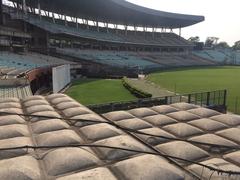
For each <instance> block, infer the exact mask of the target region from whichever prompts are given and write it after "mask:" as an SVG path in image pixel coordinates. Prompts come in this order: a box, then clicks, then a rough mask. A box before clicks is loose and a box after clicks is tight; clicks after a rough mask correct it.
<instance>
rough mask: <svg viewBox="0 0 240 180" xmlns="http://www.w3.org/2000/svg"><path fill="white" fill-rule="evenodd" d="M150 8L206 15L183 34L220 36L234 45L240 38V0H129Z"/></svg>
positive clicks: (185, 29)
mask: <svg viewBox="0 0 240 180" xmlns="http://www.w3.org/2000/svg"><path fill="white" fill-rule="evenodd" d="M128 1H129V2H132V3H134V4H138V5H141V6H145V7H148V8H152V9H156V10H161V11H168V12H175V13H183V14H193V15H203V16H205V21H204V22H202V23H199V24H196V25H193V26H190V27H186V28H183V29H182V36H183V37H185V38H189V37H191V36H199V37H200V39H201V41H205V40H206V38H207V37H212V36H214V37H218V38H220V39H219V42H220V41H226V42H227V43H228V44H230V45H233V44H234V42H236V41H238V40H240V0H128Z"/></svg>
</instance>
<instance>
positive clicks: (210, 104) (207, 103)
mask: <svg viewBox="0 0 240 180" xmlns="http://www.w3.org/2000/svg"><path fill="white" fill-rule="evenodd" d="M226 99H227V90H217V91H209V92H200V93H191V94H184V95H175V96H165V97H158V98H146V99H138V100H136V101H124V102H112V103H107V104H98V105H89V106H88V108H90V109H91V110H93V111H94V112H97V113H107V112H111V111H120V110H130V109H134V108H140V107H152V106H158V105H168V104H173V103H179V102H186V103H190V104H195V105H199V106H202V107H207V108H210V109H214V110H216V111H219V112H222V113H225V112H226V111H227V106H226Z"/></svg>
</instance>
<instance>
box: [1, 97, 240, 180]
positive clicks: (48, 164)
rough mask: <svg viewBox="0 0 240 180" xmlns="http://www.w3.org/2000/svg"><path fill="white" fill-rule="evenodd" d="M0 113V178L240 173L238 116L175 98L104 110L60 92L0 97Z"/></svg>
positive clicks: (95, 178)
mask: <svg viewBox="0 0 240 180" xmlns="http://www.w3.org/2000/svg"><path fill="white" fill-rule="evenodd" d="M0 112H1V113H0V167H1V168H0V177H1V179H13V180H15V179H16V180H18V179H59V180H63V179H64V180H70V179H89V180H90V179H91V180H104V179H109V180H117V179H129V180H134V179H148V180H153V179H169V180H175V179H178V180H184V179H193V178H188V177H189V176H190V177H192V176H197V177H198V179H239V176H236V174H238V172H240V160H239V157H240V151H239V143H240V140H239V136H240V129H239V125H240V117H239V116H236V115H225V114H220V113H218V112H216V111H213V110H210V109H205V108H201V107H199V106H195V105H191V104H187V103H178V104H172V105H163V106H155V107H151V108H139V109H132V110H129V111H118V112H110V113H107V114H103V115H102V116H100V115H98V114H96V113H94V112H92V111H90V110H89V109H88V108H86V107H84V106H83V105H81V104H79V103H77V102H76V101H74V100H73V99H71V98H70V97H68V96H66V95H63V94H53V95H50V96H47V97H42V96H33V97H28V98H26V99H23V100H19V99H15V98H11V99H0ZM6 113H10V114H11V115H10V114H6ZM23 113H25V114H26V115H28V116H24V115H23ZM14 114H15V115H14ZM47 116H48V117H47ZM84 119H85V120H89V121H88V122H87V121H83V120H84ZM90 120H92V121H90ZM124 128H129V129H131V130H132V131H129V130H126V129H124ZM130 132H131V133H130ZM139 132H142V133H146V134H139ZM147 134H148V135H147ZM150 135H151V136H150ZM154 135H155V137H154ZM160 137H161V138H160ZM201 143H203V144H201ZM204 143H210V144H216V145H220V147H218V146H212V145H211V146H208V145H206V144H204ZM84 145H85V146H84ZM227 147H228V148H227ZM229 147H231V148H229ZM3 148H5V149H3ZM170 157H171V158H170ZM209 167H211V168H212V169H211V170H209V169H208V168H209ZM214 170H216V171H214ZM223 171H227V172H225V173H219V172H223ZM230 171H231V175H232V176H229V174H228V172H230ZM234 172H235V173H236V174H235V175H234Z"/></svg>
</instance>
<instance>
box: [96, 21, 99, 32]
mask: <svg viewBox="0 0 240 180" xmlns="http://www.w3.org/2000/svg"><path fill="white" fill-rule="evenodd" d="M96 24H97V32H99V23H98V21H97V22H96Z"/></svg>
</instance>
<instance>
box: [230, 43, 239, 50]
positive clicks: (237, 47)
mask: <svg viewBox="0 0 240 180" xmlns="http://www.w3.org/2000/svg"><path fill="white" fill-rule="evenodd" d="M232 48H233V50H240V41H237V42H235V43H234V45H233V47H232Z"/></svg>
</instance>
